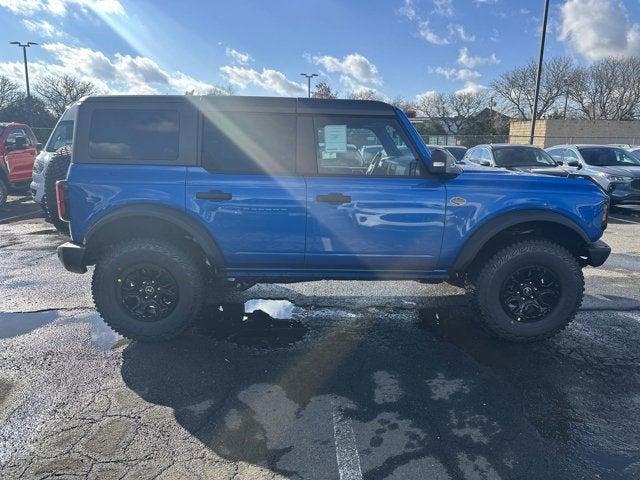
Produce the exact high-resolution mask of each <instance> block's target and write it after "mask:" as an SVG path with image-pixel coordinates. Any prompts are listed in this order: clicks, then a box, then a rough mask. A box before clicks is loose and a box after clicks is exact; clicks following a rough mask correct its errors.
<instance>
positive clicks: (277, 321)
mask: <svg viewBox="0 0 640 480" xmlns="http://www.w3.org/2000/svg"><path fill="white" fill-rule="evenodd" d="M294 308H295V305H294V304H293V303H291V302H289V301H287V300H263V299H253V300H248V301H246V302H245V303H223V304H221V305H219V306H217V307H215V308H212V309H211V310H210V311H209V312H207V315H206V316H205V318H204V321H203V322H201V324H200V325H198V326H197V327H196V333H199V334H202V335H206V336H210V337H212V338H215V339H218V340H226V341H229V342H233V343H236V344H238V345H245V346H251V347H263V348H277V347H286V346H290V345H293V344H294V343H296V342H299V341H300V340H302V339H303V338H304V336H305V334H306V333H307V330H308V329H307V327H305V326H304V325H303V324H302V322H300V321H298V320H293V319H292V317H293V310H294Z"/></svg>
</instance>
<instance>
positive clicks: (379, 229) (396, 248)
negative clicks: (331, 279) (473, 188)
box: [305, 115, 446, 271]
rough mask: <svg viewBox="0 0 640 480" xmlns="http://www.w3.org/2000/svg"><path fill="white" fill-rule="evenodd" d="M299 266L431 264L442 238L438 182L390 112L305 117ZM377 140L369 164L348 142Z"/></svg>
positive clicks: (442, 187)
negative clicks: (306, 161) (303, 239)
mask: <svg viewBox="0 0 640 480" xmlns="http://www.w3.org/2000/svg"><path fill="white" fill-rule="evenodd" d="M309 130H310V131H309V132H308V135H309V137H311V139H312V142H313V145H312V146H311V147H310V148H309V151H307V153H306V154H307V155H308V156H309V157H311V158H312V163H313V165H312V167H311V168H312V169H313V172H312V173H311V174H309V175H307V177H306V180H307V246H306V256H305V265H306V267H307V268H313V269H323V270H332V269H343V270H351V271H353V270H367V271H389V270H403V271H407V270H414V271H425V270H430V269H433V268H434V267H435V265H436V264H437V262H438V257H439V253H440V248H441V243H442V232H443V227H444V224H443V222H444V212H445V197H446V191H445V185H444V182H443V180H442V179H441V178H437V177H433V176H430V175H428V174H427V173H426V169H425V167H424V162H423V160H422V159H421V158H420V157H419V156H418V154H417V153H416V149H415V147H414V145H413V144H412V143H411V141H410V140H409V137H408V136H407V134H406V133H405V132H404V131H403V129H402V127H401V125H400V124H399V123H398V121H397V120H396V119H395V117H348V116H340V115H336V116H316V117H314V118H313V120H312V121H309ZM369 143H371V144H378V145H382V146H383V150H381V151H380V152H379V153H378V154H377V155H376V156H375V157H374V158H373V159H371V161H370V162H369V163H365V162H364V161H363V159H362V158H358V156H357V155H352V154H350V150H349V149H348V145H350V144H353V145H356V147H361V146H363V145H365V144H369Z"/></svg>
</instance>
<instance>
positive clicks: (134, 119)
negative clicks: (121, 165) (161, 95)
mask: <svg viewBox="0 0 640 480" xmlns="http://www.w3.org/2000/svg"><path fill="white" fill-rule="evenodd" d="M179 133H180V122H179V115H178V111H177V110H174V109H107V108H105V109H96V110H94V111H93V114H92V116H91V125H90V128H89V155H90V156H91V157H93V158H96V159H112V160H119V159H121V160H134V159H135V160H161V161H171V160H177V158H178V153H179V152H178V148H179Z"/></svg>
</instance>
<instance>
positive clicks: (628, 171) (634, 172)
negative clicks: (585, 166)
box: [589, 165, 640, 178]
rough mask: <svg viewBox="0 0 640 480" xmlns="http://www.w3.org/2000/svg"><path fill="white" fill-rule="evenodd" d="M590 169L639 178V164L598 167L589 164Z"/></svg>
mask: <svg viewBox="0 0 640 480" xmlns="http://www.w3.org/2000/svg"><path fill="white" fill-rule="evenodd" d="M589 168H590V169H593V170H596V171H598V172H603V173H608V174H610V175H620V176H623V177H635V178H640V166H637V167H633V166H629V167H620V166H611V167H598V166H595V165H589Z"/></svg>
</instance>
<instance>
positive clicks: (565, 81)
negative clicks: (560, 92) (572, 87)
mask: <svg viewBox="0 0 640 480" xmlns="http://www.w3.org/2000/svg"><path fill="white" fill-rule="evenodd" d="M562 80H563V81H564V84H565V86H566V87H567V89H566V91H565V92H564V113H563V114H562V119H563V120H566V119H567V104H568V103H569V77H564V78H563V79H562Z"/></svg>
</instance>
